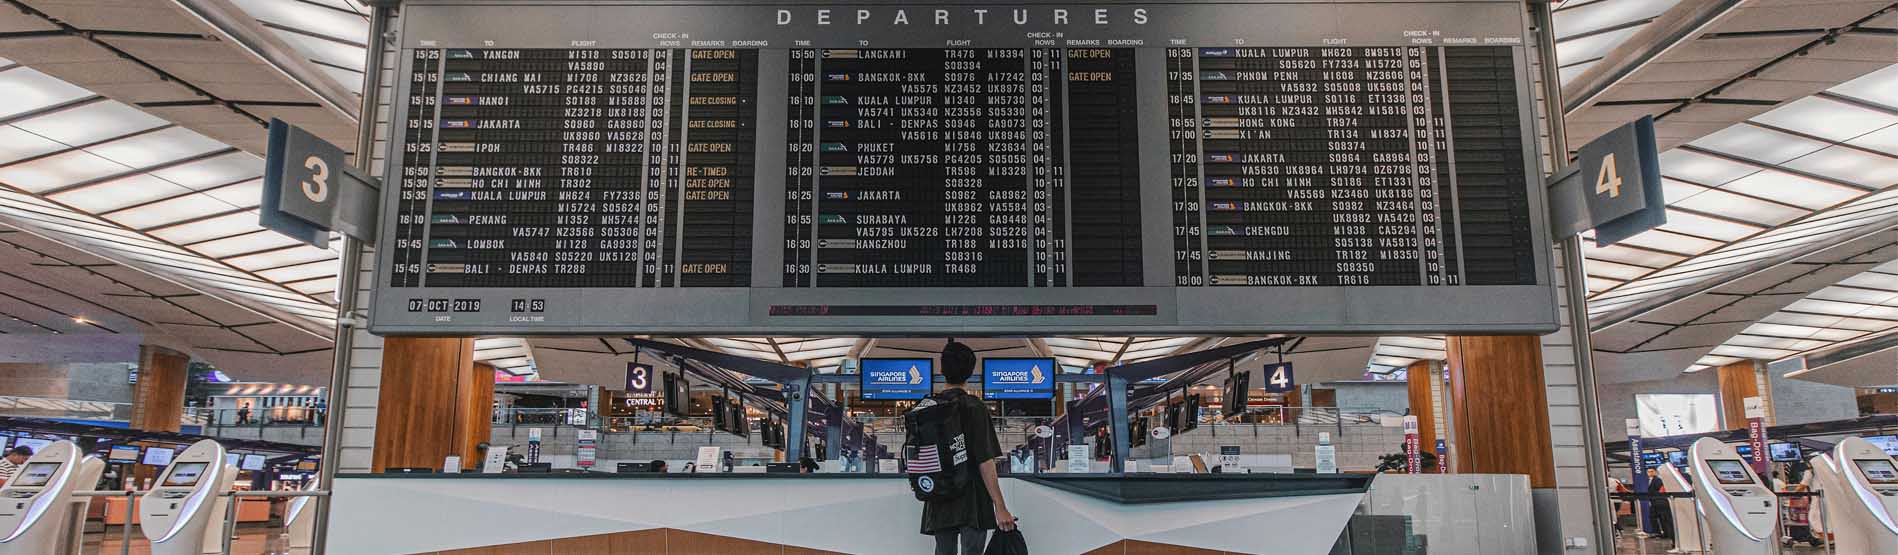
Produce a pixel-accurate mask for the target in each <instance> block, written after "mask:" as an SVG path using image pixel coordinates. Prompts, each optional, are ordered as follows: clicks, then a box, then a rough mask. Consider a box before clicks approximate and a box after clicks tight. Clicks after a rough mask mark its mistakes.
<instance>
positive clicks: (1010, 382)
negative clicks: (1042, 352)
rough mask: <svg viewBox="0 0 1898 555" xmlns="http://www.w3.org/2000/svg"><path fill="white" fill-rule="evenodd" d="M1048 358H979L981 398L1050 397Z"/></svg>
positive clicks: (1051, 383) (1051, 370) (1051, 369)
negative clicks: (980, 365)
mask: <svg viewBox="0 0 1898 555" xmlns="http://www.w3.org/2000/svg"><path fill="white" fill-rule="evenodd" d="M1054 374H1055V365H1054V359H1052V358H985V359H982V397H983V398H984V399H1050V398H1053V397H1054Z"/></svg>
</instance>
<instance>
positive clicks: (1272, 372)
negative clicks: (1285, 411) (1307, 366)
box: [1264, 362, 1298, 393]
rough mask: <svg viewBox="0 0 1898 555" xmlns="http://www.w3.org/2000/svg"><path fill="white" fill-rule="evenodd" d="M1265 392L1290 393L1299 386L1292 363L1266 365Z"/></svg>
mask: <svg viewBox="0 0 1898 555" xmlns="http://www.w3.org/2000/svg"><path fill="white" fill-rule="evenodd" d="M1264 374H1265V392H1266V393H1288V392H1290V391H1292V389H1294V388H1297V387H1298V379H1297V378H1296V377H1294V376H1293V375H1292V363H1290V362H1281V363H1278V364H1267V365H1265V370H1264Z"/></svg>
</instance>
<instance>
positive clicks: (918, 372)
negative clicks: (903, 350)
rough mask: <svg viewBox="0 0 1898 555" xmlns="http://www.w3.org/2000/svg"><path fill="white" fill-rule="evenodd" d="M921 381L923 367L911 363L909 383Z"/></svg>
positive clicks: (914, 383) (915, 383)
mask: <svg viewBox="0 0 1898 555" xmlns="http://www.w3.org/2000/svg"><path fill="white" fill-rule="evenodd" d="M921 383H923V371H922V369H919V368H917V367H916V365H914V364H911V365H909V384H910V385H918V384H921Z"/></svg>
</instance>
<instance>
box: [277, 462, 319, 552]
mask: <svg viewBox="0 0 1898 555" xmlns="http://www.w3.org/2000/svg"><path fill="white" fill-rule="evenodd" d="M320 482H321V479H320V478H314V477H312V478H310V483H308V484H304V485H303V491H316V489H317V487H319V484H320ZM315 499H316V498H314V497H298V498H295V499H291V500H290V506H289V508H287V509H284V511H283V528H284V530H285V533H286V534H287V535H289V536H290V538H289V540H290V541H289V542H288V543H289V544H290V553H309V552H310V544H311V543H312V541H313V540H314V539H315V534H316V503H315V502H314V501H315Z"/></svg>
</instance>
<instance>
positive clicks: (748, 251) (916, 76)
mask: <svg viewBox="0 0 1898 555" xmlns="http://www.w3.org/2000/svg"><path fill="white" fill-rule="evenodd" d="M400 20H401V31H400V38H399V41H400V49H399V55H398V57H397V59H398V60H399V64H398V67H396V68H395V76H396V81H397V82H396V84H395V94H394V96H393V97H392V98H391V99H389V104H390V108H391V110H392V113H393V114H394V117H393V118H392V121H393V122H394V125H391V126H389V133H390V136H389V137H388V139H389V140H388V144H389V145H390V149H391V150H390V152H389V156H388V160H389V162H390V163H389V164H388V165H387V174H386V177H385V178H386V180H387V182H388V183H390V184H392V185H394V186H390V187H385V188H384V190H385V193H386V195H387V196H386V198H385V209H384V210H383V214H384V222H383V226H384V227H383V230H382V234H381V237H382V240H381V242H380V244H379V245H377V261H376V269H377V272H376V283H375V290H376V294H375V310H374V312H373V313H372V314H373V318H372V329H373V330H374V331H376V332H378V333H387V334H615V333H653V334H679V335H689V334H712V333H720V334H731V333H745V334H768V335H783V334H817V333H823V334H851V335H900V334H1057V333H1060V334H1072V333H1112V334H1133V333H1137V334H1193V333H1222V334H1229V333H1267V332H1307V333H1315V332H1325V333H1380V332H1419V333H1423V332H1440V333H1474V332H1492V333H1510V332H1517V333H1521V332H1547V331H1552V330H1553V329H1555V327H1556V321H1557V320H1556V318H1557V317H1556V304H1555V298H1554V287H1553V286H1552V284H1551V280H1552V278H1551V275H1550V268H1551V261H1550V252H1549V250H1550V249H1549V236H1548V231H1547V229H1546V225H1545V222H1544V221H1543V220H1544V218H1545V216H1544V214H1546V208H1545V206H1544V202H1545V201H1544V198H1543V194H1542V187H1543V182H1542V179H1541V178H1540V177H1539V175H1538V171H1537V165H1538V164H1537V162H1536V161H1537V160H1538V155H1539V154H1538V151H1537V145H1536V144H1535V141H1534V140H1533V138H1534V137H1535V136H1536V135H1535V133H1534V131H1533V128H1532V127H1531V126H1532V122H1531V120H1532V119H1533V118H1532V113H1533V112H1532V109H1531V101H1532V97H1533V94H1532V92H1533V91H1531V90H1530V87H1531V86H1532V85H1531V80H1530V79H1529V78H1528V71H1529V70H1528V62H1527V56H1528V53H1527V52H1526V51H1525V48H1527V46H1526V45H1527V44H1528V43H1529V42H1530V41H1528V40H1526V38H1525V31H1524V18H1523V14H1522V11H1521V8H1520V6H1519V5H1518V3H1516V2H1513V1H1509V0H1495V1H1487V0H1481V1H1463V2H1422V1H1414V0H1390V1H1387V2H1360V1H1352V2H1332V1H1315V0H1287V1H1279V2H1269V1H1268V2H1238V3H1195V2H1186V3H1152V4H1136V3H1112V4H1100V5H1077V4H1065V3H1039V2H1030V3H1025V4H1019V5H1013V6H999V5H962V4H934V3H915V4H895V3H884V2H878V3H859V4H848V3H846V4H837V5H825V4H809V3H771V2H762V3H758V2H754V3H743V4H739V3H697V4H675V3H666V4H661V3H639V2H590V3H589V2H580V3H559V4H556V3H552V2H544V3H543V2H522V1H513V2H506V1H480V0H473V1H471V0H460V1H446V0H445V1H439V2H431V1H409V2H404V3H403V5H402V8H401V13H400Z"/></svg>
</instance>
